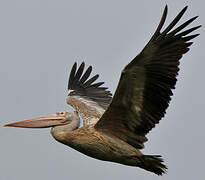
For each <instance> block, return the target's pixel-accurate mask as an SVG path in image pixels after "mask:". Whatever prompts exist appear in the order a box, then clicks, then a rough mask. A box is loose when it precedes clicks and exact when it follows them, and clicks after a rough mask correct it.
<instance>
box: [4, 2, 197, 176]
mask: <svg viewBox="0 0 205 180" xmlns="http://www.w3.org/2000/svg"><path fill="white" fill-rule="evenodd" d="M186 10H187V7H185V8H184V9H182V11H181V12H180V13H179V14H178V15H177V16H176V17H175V18H174V20H173V21H172V22H171V23H170V24H169V25H168V26H167V27H166V28H165V29H164V30H162V28H163V25H164V23H165V20H166V16H167V6H166V7H165V9H164V12H163V15H162V18H161V20H160V23H159V25H158V27H157V29H156V31H155V32H154V34H153V36H152V37H151V39H150V41H149V42H148V43H147V45H146V46H145V47H144V49H143V50H142V51H141V52H140V53H139V54H138V55H137V56H136V57H135V58H134V59H133V60H132V61H131V62H130V63H129V64H128V65H127V66H126V67H125V68H124V69H123V70H122V73H121V77H120V80H119V83H118V86H117V89H116V91H115V93H114V95H113V97H112V94H111V93H110V91H108V90H107V88H106V87H102V86H101V85H102V84H103V83H104V82H97V83H96V80H97V78H98V76H99V75H95V76H93V77H91V78H90V75H91V71H92V67H91V66H89V67H88V68H87V69H86V70H85V72H84V68H85V64H84V63H82V64H81V65H80V67H79V68H78V69H77V63H75V64H74V65H73V67H72V70H71V73H70V77H69V83H68V92H69V94H68V97H67V103H68V104H69V105H71V106H72V107H73V108H75V110H76V111H73V112H60V113H57V114H52V115H49V116H46V117H40V118H35V119H30V120H25V121H20V122H15V123H11V124H7V125H6V126H13V127H27V128H42V127H52V128H51V134H52V135H53V137H54V138H55V139H56V140H57V141H59V142H61V143H63V144H65V145H68V146H70V147H72V148H74V149H76V150H78V151H80V152H82V153H84V154H86V155H88V156H91V157H93V158H96V159H100V160H105V161H112V162H117V163H120V164H124V165H129V166H136V167H140V168H143V169H145V170H148V171H151V172H153V173H155V174H157V175H162V174H163V173H165V171H166V169H167V168H166V166H165V165H164V164H163V161H162V159H161V157H160V156H159V155H143V154H142V152H141V149H143V148H144V143H145V142H146V141H147V138H146V135H147V134H148V133H149V131H150V130H151V129H152V128H154V127H155V125H156V124H158V123H159V121H160V120H161V119H162V118H163V117H164V115H165V113H166V109H167V108H168V106H169V102H170V100H171V96H172V95H173V93H172V90H173V89H174V88H175V84H176V81H177V79H176V76H177V75H178V71H179V60H180V59H181V58H182V56H183V55H184V54H185V53H186V52H188V51H189V47H190V46H191V44H192V42H190V40H192V39H194V38H195V37H197V36H198V35H199V34H193V35H190V33H192V32H193V31H195V30H197V29H198V28H199V27H200V26H196V27H192V28H190V29H186V30H184V29H185V28H186V27H187V26H188V25H189V24H191V23H192V22H193V21H194V20H195V19H196V18H197V16H196V17H193V18H191V19H189V20H188V21H186V22H184V23H183V24H181V25H180V26H178V27H176V28H174V27H175V25H176V24H177V23H178V22H179V20H180V19H181V17H182V16H183V14H184V13H185V11H186ZM94 82H95V83H94ZM78 112H79V114H80V115H81V117H82V118H83V127H81V128H80V118H79V115H78Z"/></svg>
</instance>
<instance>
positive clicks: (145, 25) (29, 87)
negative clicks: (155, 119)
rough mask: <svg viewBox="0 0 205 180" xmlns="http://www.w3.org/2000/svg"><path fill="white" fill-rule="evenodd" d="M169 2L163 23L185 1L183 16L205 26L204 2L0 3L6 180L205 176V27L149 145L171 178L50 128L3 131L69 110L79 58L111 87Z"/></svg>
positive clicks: (0, 135) (0, 179)
mask: <svg viewBox="0 0 205 180" xmlns="http://www.w3.org/2000/svg"><path fill="white" fill-rule="evenodd" d="M165 4H168V8H169V11H168V18H167V23H169V22H170V21H171V20H172V19H173V18H174V16H176V14H177V13H178V12H179V11H180V10H181V9H182V8H183V7H184V6H185V5H188V6H189V8H188V11H187V12H186V14H185V15H184V17H183V18H182V21H181V22H184V21H185V20H187V19H189V18H191V17H193V16H195V15H199V18H198V19H197V20H196V22H194V23H193V25H192V26H194V25H199V24H202V25H204V24H205V11H204V7H205V3H204V1H203V0H198V1H194V0H192V1H191V0H190V1H183V0H167V1H160V0H155V1H136V0H135V1H134V0H132V1H131V0H127V1H120V0H103V1H91V0H86V1H83V0H81V1H78V0H70V1H64V0H35V1H34V0H33V1H31V0H18V1H17V0H9V1H8V0H1V1H0V23H1V26H0V82H1V93H0V99H1V101H0V107H1V123H0V142H1V146H0V180H28V179H29V180H37V179H38V180H40V179H43V180H50V179H61V180H68V179H78V180H80V179H90V180H92V179H98V180H104V179H118V180H124V179H130V180H132V179H140V180H148V179H149V180H155V179H163V180H164V179H167V180H173V179H187V180H193V179H197V180H202V179H204V177H205V175H204V162H205V156H204V152H205V143H204V139H205V133H204V126H205V120H204V114H203V113H204V107H205V98H204V91H205V85H204V84H205V83H204V81H205V80H204V78H205V75H204V67H205V59H204V47H205V35H204V33H203V32H204V27H202V28H201V29H200V30H198V32H200V33H201V35H200V36H199V37H198V38H196V39H194V44H193V45H192V46H191V50H190V51H189V52H188V53H187V54H186V55H185V56H184V57H183V59H182V60H181V66H180V68H181V71H180V73H179V76H178V83H177V88H176V90H175V91H174V97H173V100H172V102H171V104H170V107H169V109H168V111H167V114H166V117H165V118H163V120H162V121H161V122H160V124H159V125H157V127H156V128H155V129H154V130H152V131H151V133H150V134H149V136H148V138H149V140H150V141H149V142H148V143H146V144H145V147H146V148H145V150H144V151H143V152H144V153H146V154H161V155H162V156H163V158H164V160H165V164H166V165H167V166H168V168H169V169H168V173H167V175H164V176H162V177H158V176H156V175H154V174H152V173H149V172H147V171H144V170H142V169H139V168H135V167H128V166H124V165H120V164H115V163H109V162H103V161H99V160H95V159H92V158H90V157H87V156H85V155H83V154H81V153H79V152H77V151H75V150H73V149H71V148H69V147H67V146H65V145H62V144H60V143H58V142H56V141H55V140H54V139H53V138H52V136H51V135H50V130H49V129H18V128H16V129H15V128H3V127H2V125H3V124H4V123H6V122H13V121H16V120H23V119H27V118H31V117H38V116H41V115H47V114H50V113H55V112H57V111H61V110H67V109H70V108H69V107H68V106H67V104H66V102H65V98H66V87H67V79H68V73H69V71H70V68H71V66H72V65H73V63H74V61H77V62H78V63H81V62H82V61H85V63H86V65H87V66H88V65H92V66H93V69H94V73H99V74H100V80H103V81H105V82H106V86H108V87H109V88H110V90H111V91H112V92H114V90H115V88H116V85H117V83H118V79H119V76H120V72H121V70H122V68H123V67H124V65H126V64H127V63H128V62H129V61H131V59H132V58H134V57H135V56H136V55H137V53H139V51H140V50H141V49H142V48H143V47H144V45H145V44H146V43H147V42H148V40H149V38H150V37H151V35H152V33H153V32H154V30H155V29H156V26H157V25H158V23H159V20H160V17H161V15H162V12H163V9H164V6H165ZM190 27H191V26H190Z"/></svg>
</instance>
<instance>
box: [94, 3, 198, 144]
mask: <svg viewBox="0 0 205 180" xmlns="http://www.w3.org/2000/svg"><path fill="white" fill-rule="evenodd" d="M186 10H187V7H185V8H184V9H183V10H182V11H181V12H180V13H179V14H178V15H177V16H176V18H175V19H174V20H173V21H172V22H171V23H170V24H169V26H168V27H167V28H166V29H165V30H164V31H163V32H160V31H161V29H162V26H163V24H164V22H165V19H166V16H167V6H166V7H165V9H164V13H163V16H162V18H161V21H160V23H159V25H158V27H157V30H156V32H155V33H154V35H153V36H152V38H151V40H150V41H149V42H148V44H147V45H146V46H145V48H144V49H143V50H142V52H141V53H140V54H139V55H138V56H136V57H135V58H134V59H133V60H132V61H131V62H130V63H129V64H128V65H127V66H126V67H125V68H124V70H123V71H122V74H121V78H120V81H119V84H118V87H117V90H116V92H115V94H114V97H113V100H112V102H111V104H110V106H109V107H108V109H107V111H106V112H105V113H104V114H103V116H102V118H101V119H100V120H99V121H98V123H97V124H96V125H95V128H97V129H98V130H100V131H106V132H107V133H111V134H112V135H115V136H117V137H119V138H121V139H122V140H124V141H126V142H128V143H129V144H131V145H133V146H135V147H137V148H143V142H144V141H146V138H145V135H146V134H147V133H148V132H149V131H150V130H151V129H152V128H153V127H155V124H157V123H159V121H160V119H161V118H162V117H164V115H165V111H166V109H167V107H168V105H169V102H170V100H171V97H170V96H172V89H174V88H175V84H176V81H177V79H176V76H177V74H178V71H179V67H178V66H179V60H180V59H181V57H182V55H183V54H185V53H186V52H187V51H188V50H189V46H190V45H191V44H192V42H189V41H190V40H191V39H193V38H195V37H196V36H198V35H199V34H195V35H188V34H189V33H191V32H192V31H194V30H196V29H198V28H199V27H200V26H196V27H193V28H191V29H188V30H185V31H183V32H181V30H183V29H184V28H185V27H186V26H187V25H189V24H190V23H191V22H192V21H194V20H195V19H196V18H197V17H194V18H191V19H190V20H188V21H186V22H185V23H183V24H182V25H181V26H179V27H177V28H176V29H174V30H173V27H174V26H175V25H176V24H177V23H178V21H179V20H180V19H181V17H182V15H183V14H184V12H185V11H186Z"/></svg>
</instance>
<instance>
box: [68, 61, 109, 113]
mask: <svg viewBox="0 0 205 180" xmlns="http://www.w3.org/2000/svg"><path fill="white" fill-rule="evenodd" d="M84 69H85V63H84V62H82V63H81V65H80V66H79V68H78V69H77V63H76V62H75V63H74V65H73V67H72V69H71V72H70V76H69V81H68V90H73V91H71V92H70V94H69V96H74V95H77V96H82V97H84V98H87V99H90V100H92V101H94V102H96V103H98V104H99V105H100V106H101V107H102V108H104V109H106V108H107V107H108V105H109V104H110V102H111V99H112V94H111V92H110V91H108V90H107V89H108V88H107V87H101V85H103V84H104V82H96V80H97V79H98V77H99V75H98V74H97V75H95V76H93V77H90V75H91V72H92V66H89V67H88V68H87V69H86V71H85V73H84V74H83V72H84ZM94 82H95V83H94Z"/></svg>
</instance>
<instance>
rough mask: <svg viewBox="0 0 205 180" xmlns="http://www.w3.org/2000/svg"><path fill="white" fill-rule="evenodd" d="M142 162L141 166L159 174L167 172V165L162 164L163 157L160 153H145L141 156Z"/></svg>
mask: <svg viewBox="0 0 205 180" xmlns="http://www.w3.org/2000/svg"><path fill="white" fill-rule="evenodd" d="M140 160H141V163H140V165H139V167H141V168H143V169H145V170H147V171H151V172H153V173H155V174H157V175H162V174H163V173H166V170H167V167H166V166H165V165H164V164H162V162H163V159H162V158H161V156H160V155H143V156H141V157H140Z"/></svg>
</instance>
